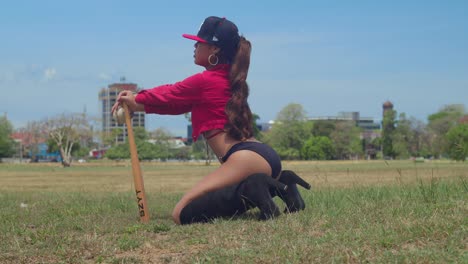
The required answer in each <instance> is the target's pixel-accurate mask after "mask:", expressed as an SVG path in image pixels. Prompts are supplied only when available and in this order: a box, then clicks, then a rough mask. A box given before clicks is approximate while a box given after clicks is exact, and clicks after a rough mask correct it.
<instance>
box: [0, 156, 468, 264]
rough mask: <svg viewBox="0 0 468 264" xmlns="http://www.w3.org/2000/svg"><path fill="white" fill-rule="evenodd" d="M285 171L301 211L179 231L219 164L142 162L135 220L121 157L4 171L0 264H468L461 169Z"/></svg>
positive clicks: (363, 164) (338, 165)
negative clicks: (291, 175) (179, 209)
mask: <svg viewBox="0 0 468 264" xmlns="http://www.w3.org/2000/svg"><path fill="white" fill-rule="evenodd" d="M283 167H284V168H285V169H292V170H295V171H296V172H298V174H300V175H301V176H302V177H304V178H305V179H307V180H308V181H309V182H310V183H311V184H312V186H313V190H312V191H305V190H303V192H302V194H303V197H304V200H305V201H306V206H307V207H306V210H305V211H303V212H300V213H297V214H292V215H282V216H280V217H279V218H277V219H274V220H271V221H266V222H259V221H257V220H256V216H257V215H256V214H257V213H258V211H256V210H253V211H251V212H249V213H248V214H246V215H244V216H241V217H239V218H235V219H219V220H216V221H214V222H213V223H209V224H195V225H190V226H176V225H174V224H173V223H172V220H171V218H170V214H171V210H172V207H173V206H174V205H175V203H176V202H177V200H178V199H179V198H180V197H181V195H182V193H183V192H184V191H186V190H187V189H188V188H190V186H192V185H193V184H194V183H195V182H196V181H198V180H199V179H200V178H201V177H203V176H204V175H205V174H207V173H208V172H209V171H212V170H213V169H214V168H215V165H212V166H204V164H203V163H199V164H198V163H142V171H143V174H144V180H145V188H146V192H147V196H148V206H149V210H150V214H151V221H150V223H149V224H140V223H139V221H138V217H137V213H138V208H137V204H136V201H135V195H134V191H133V185H132V181H133V178H132V176H131V167H130V163H129V162H121V163H87V164H76V165H75V166H73V167H71V168H62V167H60V166H59V164H28V165H7V164H0V236H1V237H0V263H363V262H364V263H366V262H367V263H468V253H467V249H468V230H467V229H468V207H467V198H468V164H466V163H455V162H441V161H439V162H436V161H433V162H424V163H414V162H411V161H346V162H345V161H343V162H338V161H337V162H331V161H330V162H286V163H284V164H283ZM275 199H276V198H275ZM275 201H276V202H277V204H278V205H279V206H280V208H283V207H284V205H283V204H282V202H281V201H280V200H279V199H278V200H275Z"/></svg>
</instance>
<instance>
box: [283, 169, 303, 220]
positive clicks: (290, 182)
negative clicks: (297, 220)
mask: <svg viewBox="0 0 468 264" xmlns="http://www.w3.org/2000/svg"><path fill="white" fill-rule="evenodd" d="M278 181H279V182H281V183H283V184H285V185H286V186H287V187H288V189H287V190H286V191H282V190H277V191H276V194H277V195H278V196H279V197H280V198H281V199H282V200H283V201H284V203H285V204H286V208H285V209H284V213H294V212H297V211H300V210H304V209H305V203H304V200H303V199H302V196H301V193H300V192H299V190H298V189H297V185H300V186H302V187H304V188H305V189H307V190H310V188H311V186H310V184H309V183H307V182H306V181H304V180H303V179H302V178H301V177H299V176H298V175H297V174H296V173H294V172H293V171H290V170H284V171H282V172H281V174H280V177H279V179H278Z"/></svg>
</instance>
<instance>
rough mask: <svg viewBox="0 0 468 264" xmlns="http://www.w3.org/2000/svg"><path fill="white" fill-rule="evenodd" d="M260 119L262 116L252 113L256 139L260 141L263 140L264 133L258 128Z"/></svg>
mask: <svg viewBox="0 0 468 264" xmlns="http://www.w3.org/2000/svg"><path fill="white" fill-rule="evenodd" d="M259 119H260V116H258V115H257V114H254V113H252V122H253V124H252V126H253V132H254V137H255V138H256V139H258V140H262V133H261V131H260V129H259V128H258V126H257V120H259Z"/></svg>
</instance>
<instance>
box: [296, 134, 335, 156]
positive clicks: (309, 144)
mask: <svg viewBox="0 0 468 264" xmlns="http://www.w3.org/2000/svg"><path fill="white" fill-rule="evenodd" d="M333 155H334V149H333V143H332V141H331V140H330V138H328V137H324V136H318V137H311V138H309V139H308V140H307V141H306V142H305V143H304V145H303V146H302V149H301V157H302V158H303V159H305V160H330V159H332V158H333Z"/></svg>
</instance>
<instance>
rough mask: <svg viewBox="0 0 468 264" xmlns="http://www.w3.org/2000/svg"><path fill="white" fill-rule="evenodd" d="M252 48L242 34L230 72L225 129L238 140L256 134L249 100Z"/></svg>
mask: <svg viewBox="0 0 468 264" xmlns="http://www.w3.org/2000/svg"><path fill="white" fill-rule="evenodd" d="M251 49H252V46H251V44H250V41H248V40H247V39H246V38H244V37H243V36H241V38H240V41H239V44H238V48H237V52H236V53H235V56H234V58H233V59H232V64H231V70H230V72H229V82H230V85H231V94H232V95H231V98H230V99H229V101H228V102H227V104H226V114H227V117H228V120H229V122H228V123H227V125H226V127H225V129H226V131H227V133H228V134H229V136H231V137H232V138H234V139H236V140H246V139H248V138H250V137H252V136H253V134H254V130H253V124H252V111H251V110H250V107H249V103H248V102H247V98H248V97H249V85H248V84H247V74H248V71H249V66H250V52H251Z"/></svg>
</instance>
